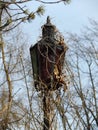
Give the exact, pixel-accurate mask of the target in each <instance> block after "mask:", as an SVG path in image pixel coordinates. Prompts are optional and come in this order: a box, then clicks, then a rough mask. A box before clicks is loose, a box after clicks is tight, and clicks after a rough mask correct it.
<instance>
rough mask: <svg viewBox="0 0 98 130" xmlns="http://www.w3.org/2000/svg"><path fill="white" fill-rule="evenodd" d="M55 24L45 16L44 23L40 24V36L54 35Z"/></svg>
mask: <svg viewBox="0 0 98 130" xmlns="http://www.w3.org/2000/svg"><path fill="white" fill-rule="evenodd" d="M55 30H56V26H55V25H53V24H52V23H51V19H50V17H49V16H47V20H46V23H45V24H44V25H43V26H42V38H49V37H51V38H52V37H54V35H55Z"/></svg>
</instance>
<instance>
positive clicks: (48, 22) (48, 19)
mask: <svg viewBox="0 0 98 130" xmlns="http://www.w3.org/2000/svg"><path fill="white" fill-rule="evenodd" d="M50 23H51V21H50V17H49V16H47V24H50Z"/></svg>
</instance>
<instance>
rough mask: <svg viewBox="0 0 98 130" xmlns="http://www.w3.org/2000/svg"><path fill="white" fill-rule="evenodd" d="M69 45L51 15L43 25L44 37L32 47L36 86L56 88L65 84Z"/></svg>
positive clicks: (45, 88)
mask: <svg viewBox="0 0 98 130" xmlns="http://www.w3.org/2000/svg"><path fill="white" fill-rule="evenodd" d="M67 49H68V48H67V46H66V44H65V43H64V40H63V38H62V36H61V35H60V33H58V31H57V29H56V27H55V26H54V25H52V24H51V22H50V18H49V16H48V17H47V23H46V24H45V25H44V26H42V39H41V40H40V41H38V42H37V43H36V44H35V45H34V46H31V47H30V54H31V62H32V68H33V78H34V85H35V88H36V89H37V90H38V91H40V90H56V89H58V88H59V87H61V86H62V85H63V81H62V76H61V75H62V69H63V64H64V58H65V53H66V51H67Z"/></svg>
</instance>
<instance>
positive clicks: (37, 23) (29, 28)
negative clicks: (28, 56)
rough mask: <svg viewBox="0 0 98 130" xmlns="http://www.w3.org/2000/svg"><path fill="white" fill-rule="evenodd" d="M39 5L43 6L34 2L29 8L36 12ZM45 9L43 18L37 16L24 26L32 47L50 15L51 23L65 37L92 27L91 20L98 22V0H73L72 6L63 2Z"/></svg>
mask: <svg viewBox="0 0 98 130" xmlns="http://www.w3.org/2000/svg"><path fill="white" fill-rule="evenodd" d="M44 1H45V0H44ZM46 1H47V0H46ZM48 1H49V0H48ZM51 1H53V0H51ZM55 1H56V0H55ZM39 5H43V4H41V3H39V2H34V1H33V2H31V3H30V4H28V7H29V8H30V10H32V9H33V10H36V9H37V7H38V6H39ZM44 7H45V13H44V15H43V16H41V17H38V16H37V17H36V19H35V20H33V21H32V22H31V23H27V22H26V23H25V24H23V25H22V26H23V32H24V33H25V34H26V35H27V37H28V41H29V44H30V45H31V44H34V43H36V42H37V41H38V40H39V36H41V26H42V25H43V24H45V22H46V18H47V16H48V15H49V16H50V18H51V22H52V23H53V24H54V25H56V27H57V28H58V29H59V31H60V32H61V33H62V34H63V35H66V32H71V33H80V31H81V30H82V29H83V27H84V26H89V25H90V24H89V19H90V18H91V19H93V20H97V21H98V0H71V2H70V4H67V5H65V4H64V3H63V2H62V3H59V4H52V5H44Z"/></svg>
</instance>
